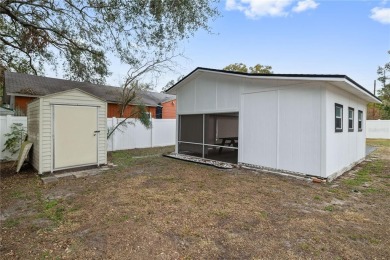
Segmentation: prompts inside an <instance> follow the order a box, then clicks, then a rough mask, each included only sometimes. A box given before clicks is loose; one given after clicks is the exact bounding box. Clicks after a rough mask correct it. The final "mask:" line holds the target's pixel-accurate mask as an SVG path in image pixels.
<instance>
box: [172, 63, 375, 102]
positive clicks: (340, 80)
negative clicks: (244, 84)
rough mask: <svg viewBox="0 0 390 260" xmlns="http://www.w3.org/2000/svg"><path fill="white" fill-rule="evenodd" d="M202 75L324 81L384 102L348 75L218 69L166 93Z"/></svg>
mask: <svg viewBox="0 0 390 260" xmlns="http://www.w3.org/2000/svg"><path fill="white" fill-rule="evenodd" d="M202 73H214V74H219V75H230V76H236V77H243V78H252V79H274V80H276V79H283V80H312V81H324V82H329V83H332V84H333V85H335V86H337V87H339V88H341V89H344V90H345V91H347V92H350V93H352V94H354V95H356V96H358V97H360V98H362V99H363V100H366V101H368V102H374V103H381V102H382V101H381V100H380V99H379V98H378V97H376V96H375V95H374V94H373V93H371V92H370V91H368V90H367V89H365V88H364V87H363V86H361V85H359V84H358V83H356V82H355V81H354V80H352V79H351V78H349V77H348V76H347V75H340V74H252V73H244V72H235V71H226V70H218V69H210V68H203V67H198V68H196V69H194V70H193V71H192V72H190V73H189V74H188V75H187V76H185V77H184V78H183V79H181V80H180V81H179V82H177V83H176V84H175V85H173V86H172V87H171V88H169V89H168V90H166V91H165V92H167V93H170V94H176V90H177V89H178V88H180V87H181V86H182V85H184V84H185V83H186V82H188V81H190V80H191V79H193V78H195V77H197V76H199V75H200V74H202Z"/></svg>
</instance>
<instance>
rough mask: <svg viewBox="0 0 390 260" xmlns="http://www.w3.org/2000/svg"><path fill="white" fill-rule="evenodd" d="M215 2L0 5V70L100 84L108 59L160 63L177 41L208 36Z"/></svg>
mask: <svg viewBox="0 0 390 260" xmlns="http://www.w3.org/2000/svg"><path fill="white" fill-rule="evenodd" d="M216 2H218V0H211V1H210V0H180V1H177V0H142V1H127V0H51V1H48V0H29V1H20V0H3V1H1V2H0V68H2V69H3V70H4V69H9V70H13V71H17V72H26V73H33V74H42V73H43V71H44V69H45V67H47V65H51V66H52V67H53V68H54V69H56V68H57V67H60V68H61V71H63V72H64V76H65V77H66V78H68V79H71V80H79V81H89V82H92V83H104V81H105V77H106V76H108V75H109V74H110V71H109V61H108V60H109V59H108V56H109V55H111V54H112V55H115V56H116V57H118V58H119V59H120V61H121V62H123V63H124V64H127V65H129V66H134V67H139V66H140V64H142V63H143V61H145V60H150V57H151V56H152V57H154V58H153V59H154V60H162V59H164V57H165V55H166V54H167V53H170V52H172V51H174V50H175V49H176V48H177V43H178V41H180V40H182V39H185V38H188V37H190V36H192V35H193V34H194V32H195V31H197V30H198V29H205V30H209V27H208V21H209V20H210V19H211V18H214V17H216V16H217V15H218V11H217V9H216V7H215V6H214V4H215V3H216Z"/></svg>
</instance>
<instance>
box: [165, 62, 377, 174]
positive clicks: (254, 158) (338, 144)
mask: <svg viewBox="0 0 390 260" xmlns="http://www.w3.org/2000/svg"><path fill="white" fill-rule="evenodd" d="M167 93H170V94H176V98H177V102H178V106H177V115H178V116H177V118H178V120H177V124H178V128H177V129H178V133H177V142H176V152H177V153H182V154H190V155H195V156H199V157H205V158H211V159H216V160H220V161H226V162H233V163H238V164H241V165H248V166H252V167H260V168H266V169H270V170H277V171H286V172H293V173H298V174H304V175H309V176H318V177H322V178H329V179H332V178H334V177H336V176H338V175H339V174H341V173H343V172H345V171H346V170H348V169H350V168H351V167H352V166H354V165H355V164H356V163H358V162H360V161H361V160H362V159H363V158H365V156H366V129H365V127H366V120H365V118H366V113H367V112H366V107H367V103H368V102H373V103H381V101H380V100H379V99H378V98H377V97H375V96H374V95H373V94H372V93H370V92H369V91H367V90H366V89H365V88H363V87H362V86H360V85H359V84H358V83H356V82H355V81H353V80H352V79H350V78H349V77H347V76H345V75H301V74H266V75H264V74H246V73H237V72H228V71H223V70H215V69H207V68H197V69H195V70H194V71H192V72H191V73H190V74H189V75H187V76H186V77H185V78H183V79H182V80H181V81H179V82H178V83H177V84H175V85H174V86H172V87H171V88H170V89H168V90H167Z"/></svg>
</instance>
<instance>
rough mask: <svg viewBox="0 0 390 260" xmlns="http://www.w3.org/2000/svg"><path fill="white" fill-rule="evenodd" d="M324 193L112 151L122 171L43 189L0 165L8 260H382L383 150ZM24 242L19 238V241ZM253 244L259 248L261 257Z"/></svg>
mask: <svg viewBox="0 0 390 260" xmlns="http://www.w3.org/2000/svg"><path fill="white" fill-rule="evenodd" d="M368 143H369V144H370V145H377V146H378V147H379V148H378V149H377V151H375V152H374V154H373V155H372V158H371V159H370V161H366V162H364V163H362V164H361V165H359V166H357V167H356V168H355V169H354V170H353V171H351V172H350V173H346V174H344V175H343V176H341V177H340V178H338V179H337V180H335V181H334V182H332V183H327V184H315V183H307V182H303V181H298V180H295V179H289V178H285V177H280V176H276V175H272V174H266V173H260V172H253V171H249V170H243V169H233V170H219V169H216V168H211V167H208V166H203V165H199V164H193V163H189V162H184V161H178V160H172V159H169V158H164V157H161V156H154V157H141V158H137V159H135V158H134V157H139V156H147V155H155V154H161V153H164V152H169V151H172V150H173V147H168V148H153V149H145V150H144V149H138V150H132V151H120V152H114V153H112V154H111V155H110V158H111V160H112V161H113V162H114V163H115V164H117V165H119V166H118V167H116V168H114V169H112V170H110V171H107V172H105V173H104V174H101V175H96V176H90V177H87V178H80V179H61V180H60V181H59V182H58V183H55V184H50V185H48V186H44V185H43V184H42V183H41V182H40V180H39V179H38V178H37V177H36V176H35V175H34V174H33V173H32V170H31V169H24V170H23V171H22V172H21V173H20V174H17V175H15V174H13V173H12V172H13V170H12V169H11V168H10V166H9V165H8V164H3V163H2V164H0V166H1V180H2V181H1V182H0V192H1V195H2V200H1V202H0V207H1V213H2V215H1V216H2V218H1V223H0V224H1V232H2V234H1V237H2V240H1V247H0V251H1V254H2V255H3V256H4V258H7V259H47V258H49V259H109V258H112V259H155V258H163V259H386V258H388V256H389V255H390V244H389V239H388V234H389V233H390V226H389V225H388V223H389V222H390V208H389V200H390V192H389V191H390V185H389V184H390V178H389V176H390V158H389V155H390V145H389V144H388V143H390V142H389V141H383V140H374V141H372V140H369V141H368ZM21 238H22V239H21ZM259 245H261V246H259Z"/></svg>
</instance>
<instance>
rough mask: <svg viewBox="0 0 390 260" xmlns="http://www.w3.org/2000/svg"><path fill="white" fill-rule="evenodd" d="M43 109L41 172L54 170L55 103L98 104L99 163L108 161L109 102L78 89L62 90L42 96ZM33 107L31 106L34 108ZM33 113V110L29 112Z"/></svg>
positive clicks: (41, 115)
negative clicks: (53, 119) (53, 123)
mask: <svg viewBox="0 0 390 260" xmlns="http://www.w3.org/2000/svg"><path fill="white" fill-rule="evenodd" d="M40 103H41V105H40V106H41V110H40V114H39V115H38V116H39V118H40V129H39V131H40V133H39V138H40V147H39V152H40V157H39V158H40V161H39V169H37V170H39V173H44V172H50V171H52V165H53V155H54V151H53V134H54V133H53V129H52V117H53V114H52V113H53V111H52V110H53V104H66V105H76V106H77V105H82V106H98V130H100V133H99V139H98V146H99V149H98V162H99V164H106V163H107V120H106V118H107V116H106V115H107V103H106V102H104V101H102V100H100V99H97V98H94V97H92V96H90V95H88V94H86V93H84V92H82V91H79V90H77V89H74V90H71V91H66V92H61V93H58V94H53V95H48V96H44V97H42V98H40ZM32 108H33V107H31V109H32ZM29 113H30V114H31V115H32V114H33V113H34V112H33V111H30V112H29ZM32 131H33V130H32Z"/></svg>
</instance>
